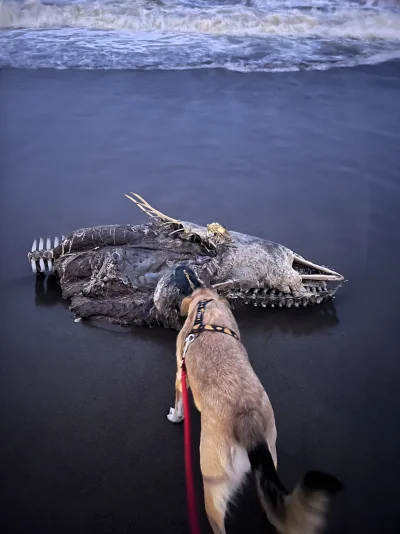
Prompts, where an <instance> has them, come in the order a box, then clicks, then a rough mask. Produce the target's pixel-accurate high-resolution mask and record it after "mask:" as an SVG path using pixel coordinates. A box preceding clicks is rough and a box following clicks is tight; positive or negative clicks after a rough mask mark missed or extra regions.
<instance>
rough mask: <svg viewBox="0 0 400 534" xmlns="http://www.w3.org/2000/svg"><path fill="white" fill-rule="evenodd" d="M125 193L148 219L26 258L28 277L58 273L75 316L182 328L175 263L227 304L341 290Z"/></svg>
mask: <svg viewBox="0 0 400 534" xmlns="http://www.w3.org/2000/svg"><path fill="white" fill-rule="evenodd" d="M126 196H127V197H128V198H129V199H130V200H132V201H133V202H135V203H136V204H137V205H138V206H139V207H140V208H141V209H142V210H143V211H145V212H146V213H147V214H148V215H149V216H150V217H151V218H152V222H150V223H147V224H141V225H136V226H131V225H112V226H96V227H92V228H84V229H81V230H76V231H74V232H71V233H70V234H68V235H67V236H66V237H64V236H63V237H62V240H61V242H59V240H58V238H55V239H54V246H53V247H52V246H51V241H50V239H49V238H47V240H46V245H45V240H44V239H42V238H41V239H40V240H39V244H38V243H37V241H36V240H35V241H34V243H33V245H32V250H31V252H30V253H29V254H28V259H29V261H30V263H31V265H32V270H33V272H35V273H39V274H41V275H42V274H43V273H45V272H52V271H54V273H55V274H56V276H58V278H59V281H60V285H61V289H62V294H63V297H64V298H65V299H69V300H70V302H71V310H72V311H73V313H74V315H75V316H76V317H77V318H82V319H107V320H108V321H110V322H112V323H117V324H123V325H148V326H155V325H162V326H164V327H167V328H174V329H180V327H181V324H182V323H181V319H180V317H179V303H180V300H181V298H182V295H181V294H180V290H179V287H177V285H176V283H175V278H174V273H175V269H176V268H177V267H178V266H187V267H189V268H190V269H192V271H193V272H194V273H195V274H196V276H197V278H198V279H199V280H200V282H201V283H202V284H203V285H204V286H212V287H213V288H215V289H217V290H218V292H219V293H220V294H222V295H224V296H225V297H226V298H227V299H228V300H229V301H230V303H231V304H232V305H233V306H237V305H242V304H251V305H253V306H261V307H265V308H266V307H270V308H273V307H284V306H285V307H291V306H296V307H299V306H308V305H315V304H321V303H322V302H324V301H326V300H330V299H332V298H333V296H334V295H335V293H336V291H337V290H338V288H339V287H340V286H341V282H342V281H343V276H342V275H340V274H338V273H337V272H335V271H332V270H331V269H328V268H326V267H323V266H321V265H317V264H315V263H312V262H310V261H307V260H305V259H304V258H303V257H301V256H299V255H298V254H296V253H294V252H292V251H291V250H289V249H288V248H286V247H284V246H283V245H280V244H278V243H273V242H272V241H266V240H264V239H260V238H258V237H252V236H249V235H246V234H240V233H237V232H228V231H227V230H226V229H225V228H224V227H223V226H221V225H220V224H218V223H212V224H209V225H208V226H207V227H202V226H197V225H195V224H192V223H188V222H184V221H179V220H176V219H172V218H170V217H167V216H165V215H163V214H162V213H160V212H159V211H157V210H155V209H154V208H152V207H151V206H150V205H149V204H148V203H147V202H146V201H145V200H144V199H142V198H141V197H139V196H138V195H136V194H134V193H132V194H131V195H126ZM328 285H329V286H328ZM330 286H332V287H330Z"/></svg>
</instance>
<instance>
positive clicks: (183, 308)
mask: <svg viewBox="0 0 400 534" xmlns="http://www.w3.org/2000/svg"><path fill="white" fill-rule="evenodd" d="M192 300H193V297H192V296H189V297H185V298H184V299H183V300H182V302H181V315H182V316H183V317H186V316H187V315H188V313H189V306H190V303H191V302H192Z"/></svg>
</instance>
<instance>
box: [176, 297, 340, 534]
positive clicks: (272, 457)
mask: <svg viewBox="0 0 400 534" xmlns="http://www.w3.org/2000/svg"><path fill="white" fill-rule="evenodd" d="M181 314H182V315H187V319H186V321H185V324H184V326H183V328H182V330H181V331H180V333H179V335H178V339H177V352H176V356H177V365H178V371H177V374H176V383H175V386H176V399H175V408H171V410H170V413H169V414H168V416H167V417H168V419H169V420H170V421H172V422H174V423H178V422H181V421H182V419H183V405H182V387H181V362H182V357H183V354H184V348H185V343H186V340H187V338H188V336H189V334H190V333H192V332H194V333H195V337H194V341H193V342H192V343H190V344H187V351H186V357H185V364H186V368H187V374H188V384H189V381H190V387H191V388H192V392H193V398H194V402H195V404H196V407H197V408H198V410H199V411H200V412H201V440H200V464H201V472H202V475H203V484H204V498H205V507H206V512H207V515H208V519H209V521H210V524H211V526H212V529H213V531H214V533H215V534H223V533H225V526H224V519H225V513H226V508H227V504H228V502H229V500H230V499H231V498H232V497H233V495H234V493H235V492H236V491H237V490H238V489H239V487H240V485H241V483H242V482H243V481H244V479H245V476H246V474H247V473H248V472H250V471H253V472H254V473H255V474H256V479H257V485H258V490H259V495H260V499H261V502H262V504H263V506H264V509H265V511H266V513H267V516H268V519H269V521H270V522H271V523H272V524H273V525H274V526H275V527H276V529H277V530H278V531H279V532H282V533H285V534H315V533H316V532H318V531H319V530H320V529H321V528H322V527H323V525H324V516H325V512H326V509H327V505H328V503H329V501H330V497H331V496H332V495H333V494H334V493H336V492H337V491H339V490H340V489H341V483H340V482H339V481H338V480H337V479H336V478H334V477H332V476H330V475H327V474H324V473H321V472H318V471H312V472H309V473H307V474H306V476H305V477H304V479H303V480H302V481H301V482H300V483H299V484H298V486H297V487H296V488H295V490H294V491H293V493H291V494H289V493H288V492H287V491H286V490H285V488H284V486H283V485H282V483H281V482H280V480H279V478H278V475H277V472H276V469H277V457H276V445H275V443H276V427H275V418H274V412H273V409H272V406H271V403H270V401H269V398H268V395H267V393H266V392H265V390H264V388H263V386H262V384H261V382H260V381H259V379H258V378H257V376H256V374H255V373H254V371H253V369H252V367H251V365H250V362H249V359H248V355H247V352H246V349H245V347H244V346H243V345H242V343H241V342H240V339H239V335H238V334H239V331H238V325H237V324H236V321H235V318H234V317H233V314H232V312H231V310H230V308H229V304H228V303H227V301H226V300H224V299H222V298H220V297H219V296H218V294H216V293H215V292H214V291H211V290H210V289H204V288H202V289H197V290H196V291H194V293H193V294H192V295H191V296H190V297H186V298H185V299H184V300H183V301H182V304H181ZM210 325H211V326H210ZM193 327H194V328H195V329H194V330H193ZM196 329H197V330H196ZM211 329H213V330H214V331H210V330H211ZM224 330H225V332H224ZM235 333H236V334H235ZM234 336H235V337H234Z"/></svg>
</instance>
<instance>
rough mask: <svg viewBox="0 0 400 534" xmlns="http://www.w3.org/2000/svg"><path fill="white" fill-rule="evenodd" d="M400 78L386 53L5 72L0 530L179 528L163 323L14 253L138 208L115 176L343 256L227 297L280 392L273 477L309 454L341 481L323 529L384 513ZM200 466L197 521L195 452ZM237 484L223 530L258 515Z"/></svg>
mask: <svg viewBox="0 0 400 534" xmlns="http://www.w3.org/2000/svg"><path fill="white" fill-rule="evenodd" d="M399 90H400V65H399V64H398V63H397V64H396V63H393V64H385V65H381V66H376V67H363V68H358V69H343V70H342V69H340V70H332V71H327V72H302V73H284V74H251V75H242V74H237V73H229V72H222V71H193V72H165V73H163V72H142V73H139V72H136V73H135V72H125V71H121V72H111V71H110V72H95V71H91V72H83V71H22V70H3V71H0V96H1V98H0V123H1V126H0V173H1V181H0V193H1V206H0V208H1V211H0V223H1V224H0V242H1V244H2V245H1V262H0V291H1V293H0V294H1V300H2V311H3V314H2V315H3V316H2V321H1V327H0V328H1V339H2V351H1V353H2V355H1V366H0V369H1V373H0V380H1V383H0V386H1V387H0V395H1V407H2V420H1V429H2V440H1V451H0V452H1V459H2V464H3V465H2V482H4V483H5V484H4V486H3V487H4V490H3V491H2V494H1V503H2V509H3V512H2V514H1V519H0V521H1V523H3V524H4V528H2V529H1V530H2V531H3V532H7V533H9V534H14V533H23V532H41V533H42V534H44V533H51V534H54V533H74V534H77V533H81V532H82V533H93V534H103V533H106V532H107V533H108V532H113V533H128V532H135V533H144V534H146V533H153V532H174V533H177V534H179V533H182V534H183V533H187V532H188V531H189V530H188V524H187V516H186V501H185V490H184V471H183V468H184V467H183V428H182V426H173V425H171V424H170V423H169V422H168V421H167V419H166V414H167V412H168V409H169V406H170V405H171V403H172V402H173V398H174V373H175V368H174V366H175V359H174V343H175V336H176V334H175V333H174V332H171V331H166V330H162V329H152V330H148V329H143V328H142V329H139V328H138V329H134V330H132V331H130V332H115V331H110V330H104V329H100V328H97V327H93V326H88V325H84V324H76V323H74V322H73V320H72V318H71V316H70V314H69V311H68V306H67V304H66V303H65V302H61V301H60V297H59V294H58V292H57V288H56V287H54V285H52V284H50V285H49V287H48V292H47V294H46V293H44V294H43V288H41V287H40V285H36V287H35V277H34V276H33V275H32V274H31V273H30V267H29V265H28V263H27V260H26V253H27V252H28V250H29V248H30V246H31V243H32V240H33V239H34V238H37V237H40V236H42V235H43V236H46V235H51V236H54V235H57V234H58V235H60V234H61V233H62V232H64V233H67V232H68V231H70V230H72V229H76V228H79V227H81V226H86V225H95V224H108V223H118V222H120V223H127V222H129V223H139V222H143V221H145V216H144V215H142V214H141V213H140V212H139V210H137V209H136V208H135V207H134V206H133V205H132V204H131V203H130V202H129V201H127V200H126V199H125V198H124V197H123V193H124V192H128V191H136V192H139V193H140V194H141V195H142V196H144V197H145V198H146V199H147V200H149V201H150V202H151V203H153V204H154V205H155V206H156V207H157V208H159V209H160V210H162V211H164V212H165V213H167V214H170V215H171V216H174V217H178V218H182V219H186V220H193V221H195V222H198V223H203V224H204V223H208V222H212V221H214V220H218V221H219V222H221V223H223V224H224V225H225V226H227V227H228V229H232V230H239V231H242V232H246V233H249V234H254V235H258V236H260V237H265V238H269V239H272V240H274V241H278V242H281V243H283V244H285V245H287V246H288V247H291V248H292V249H294V250H295V251H297V252H299V253H300V254H302V255H304V256H306V257H307V258H309V259H312V260H313V261H316V262H320V263H324V264H326V265H328V266H330V267H332V268H334V269H335V270H338V271H339V272H341V273H343V274H344V275H345V276H346V278H347V279H348V280H349V282H348V283H347V284H346V285H345V286H344V287H343V288H342V290H341V291H340V292H339V293H338V296H337V299H336V300H335V302H334V305H330V306H324V307H320V308H315V309H298V310H297V309H296V310H293V309H291V310H286V309H285V310H280V309H277V310H263V309H258V308H257V309H255V308H251V309H244V310H243V311H241V312H238V314H237V317H238V320H239V325H240V328H241V332H242V335H243V338H244V342H245V344H246V346H247V348H248V351H249V354H250V358H251V362H252V364H253V366H254V368H255V370H256V372H257V373H258V375H259V376H260V378H261V380H262V382H263V384H264V385H265V387H266V389H267V391H268V393H269V395H270V398H271V400H272V403H273V406H274V409H275V413H276V419H277V428H278V458H279V472H280V475H281V478H282V480H283V481H284V483H285V484H286V485H287V486H289V487H290V488H292V487H293V486H294V484H295V483H296V482H297V480H298V479H300V477H301V476H302V475H303V474H304V473H305V472H306V470H308V469H310V468H320V469H324V470H327V471H328V472H332V473H333V474H336V475H337V476H339V477H340V478H341V479H342V480H343V482H344V483H345V485H346V491H345V492H344V493H343V494H342V495H341V496H340V497H339V498H337V500H336V501H335V504H334V508H333V510H332V513H331V515H330V525H329V528H328V529H327V531H326V532H328V533H331V534H334V533H335V534H336V533H337V534H339V533H340V534H343V533H347V532H348V533H351V534H354V533H355V532H363V534H368V533H375V532H380V533H391V532H395V531H396V530H397V528H396V527H397V526H398V521H399V520H400V511H399V507H398V498H397V495H398V491H399V490H398V481H399V475H400V469H399V461H398V450H399V443H400V430H399V424H398V422H399V420H400V402H399V395H398V388H399V372H400V363H399V359H398V357H399V352H400V351H399V342H398V317H397V310H398V303H397V302H398V295H399V291H400V281H399V280H400V278H399V276H398V266H399V263H400V252H399V250H400V248H399V245H400V242H399V241H400V240H399V230H398V229H399V209H400V182H399V176H400V155H399V152H398V148H399V146H400V108H399V106H398V103H399V94H400V93H399ZM193 414H194V415H193V417H192V419H193V420H194V430H193V439H194V441H195V443H197V442H198V439H199V417H198V414H197V413H195V412H193ZM195 457H196V460H198V456H197V445H196V456H195ZM196 480H197V482H198V484H197V491H198V497H199V507H200V511H201V516H202V525H203V532H204V533H206V532H210V531H209V527H208V525H207V521H206V519H205V517H204V509H203V501H202V495H201V479H200V476H199V469H198V467H197V464H196ZM238 504H239V506H238V507H232V509H231V514H230V517H229V519H228V521H227V530H228V533H229V534H232V533H239V532H244V531H245V530H246V531H248V532H252V533H258V532H259V533H261V532H263V533H265V532H272V529H271V528H270V527H268V524H267V521H266V519H265V517H264V515H263V512H262V511H261V508H260V506H259V504H258V502H257V500H256V495H255V491H254V488H253V485H252V483H249V484H248V485H247V486H246V487H245V489H244V491H243V493H242V497H240V499H238ZM0 528H1V525H0Z"/></svg>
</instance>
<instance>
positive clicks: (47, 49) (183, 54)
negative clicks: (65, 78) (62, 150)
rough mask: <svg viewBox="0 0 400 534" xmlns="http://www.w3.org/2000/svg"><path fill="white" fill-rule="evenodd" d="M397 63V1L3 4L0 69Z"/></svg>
mask: <svg viewBox="0 0 400 534" xmlns="http://www.w3.org/2000/svg"><path fill="white" fill-rule="evenodd" d="M399 58H400V1H398V0H375V1H374V0H371V1H367V0H364V1H361V0H353V1H350V0H347V1H346V0H242V1H240V0H214V1H213V0H98V1H94V0H83V1H82V0H65V1H62V0H56V1H54V2H50V1H44V2H40V1H39V0H28V1H25V2H24V1H12V0H0V66H1V67H21V68H64V69H67V68H81V69H167V70H173V69H193V68H225V69H230V70H237V71H244V72H252V71H288V70H299V69H321V70H322V69H326V68H329V67H333V66H353V65H359V64H368V63H379V62H383V61H387V60H390V59H399Z"/></svg>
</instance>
